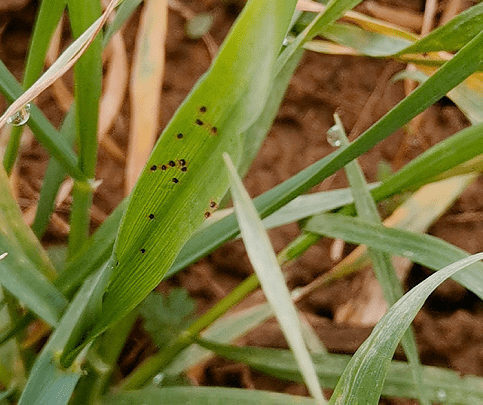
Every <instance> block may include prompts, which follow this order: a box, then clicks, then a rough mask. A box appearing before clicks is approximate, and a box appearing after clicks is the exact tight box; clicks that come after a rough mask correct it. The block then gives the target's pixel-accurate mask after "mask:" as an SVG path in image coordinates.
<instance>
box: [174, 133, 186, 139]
mask: <svg viewBox="0 0 483 405" xmlns="http://www.w3.org/2000/svg"><path fill="white" fill-rule="evenodd" d="M183 136H184V135H183V134H178V135H176V138H178V139H183Z"/></svg>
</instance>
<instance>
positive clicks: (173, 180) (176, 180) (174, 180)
mask: <svg viewBox="0 0 483 405" xmlns="http://www.w3.org/2000/svg"><path fill="white" fill-rule="evenodd" d="M171 181H172V182H173V183H174V184H176V183H177V182H178V181H179V180H178V179H177V178H176V177H173V178H172V179H171Z"/></svg>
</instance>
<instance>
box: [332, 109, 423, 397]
mask: <svg viewBox="0 0 483 405" xmlns="http://www.w3.org/2000/svg"><path fill="white" fill-rule="evenodd" d="M334 117H335V122H336V125H337V128H338V132H339V139H340V142H341V146H343V147H344V146H348V145H349V140H348V139H347V136H346V134H345V130H344V127H343V125H342V121H341V120H340V118H339V116H338V115H335V116H334ZM345 172H346V176H347V179H348V180H349V184H350V186H351V190H352V193H353V194H354V202H355V205H356V209H357V214H358V216H359V217H362V218H364V219H366V220H367V221H368V222H370V223H374V224H381V218H380V216H379V212H378V211H377V207H376V203H375V202H374V200H373V199H372V196H371V193H370V191H369V189H368V187H367V183H366V179H365V177H364V173H363V172H362V169H361V168H360V166H359V164H358V162H357V159H354V160H353V161H352V162H350V163H348V164H347V165H346V167H345ZM368 253H369V256H370V257H371V259H372V263H373V269H374V274H375V275H376V277H377V281H378V282H379V285H380V286H381V288H382V291H383V293H384V298H385V300H386V302H387V303H388V304H389V306H391V305H393V304H394V303H395V302H396V301H397V300H398V299H399V298H401V297H402V295H403V289H402V286H401V284H400V282H399V280H398V278H397V276H396V270H395V269H394V266H393V264H392V260H391V256H390V255H389V254H387V253H385V252H383V251H380V250H378V249H374V248H369V249H368ZM401 343H402V346H403V349H404V353H405V354H406V357H407V358H408V361H409V364H410V367H411V371H412V374H413V380H414V384H415V385H416V387H417V389H418V394H419V395H418V399H419V401H420V402H421V404H426V405H429V402H428V400H427V397H426V395H425V392H424V389H423V387H422V386H421V364H420V362H419V357H418V349H417V345H416V339H415V337H414V334H413V332H412V330H408V331H407V332H406V333H405V334H404V336H403V337H402V342H401Z"/></svg>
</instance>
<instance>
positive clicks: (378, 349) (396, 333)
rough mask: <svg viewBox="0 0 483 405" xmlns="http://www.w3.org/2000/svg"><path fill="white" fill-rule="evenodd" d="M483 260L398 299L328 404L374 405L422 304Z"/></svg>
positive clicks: (444, 272) (450, 270)
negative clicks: (400, 342) (466, 269)
mask: <svg viewBox="0 0 483 405" xmlns="http://www.w3.org/2000/svg"><path fill="white" fill-rule="evenodd" d="M482 258H483V253H479V254H476V255H473V256H470V257H467V258H465V259H462V260H460V261H458V262H456V263H453V264H451V265H449V266H447V267H445V268H443V269H441V270H439V271H437V272H436V273H434V274H433V275H431V276H430V277H429V278H428V279H426V280H425V281H423V282H422V283H421V284H419V285H418V286H416V287H415V288H413V289H412V290H411V291H409V292H408V293H407V294H406V295H405V296H404V297H403V298H401V299H400V300H399V301H398V302H397V303H396V304H395V305H394V306H393V307H392V308H391V309H390V310H389V312H388V313H387V314H386V315H385V316H384V317H383V318H382V319H381V321H380V322H379V323H378V324H377V325H376V327H375V328H374V330H373V332H372V333H371V336H369V338H368V339H367V340H366V341H365V342H364V343H363V344H362V346H361V347H360V348H359V349H358V350H357V352H356V354H354V356H353V357H352V359H351V361H350V363H349V365H348V366H347V367H346V369H345V370H344V373H343V374H342V376H341V378H340V380H339V382H338V383H337V386H336V388H335V390H334V393H333V394H332V397H331V399H330V402H329V403H330V404H344V405H351V404H354V405H356V404H361V403H364V404H367V405H376V404H377V403H378V401H379V398H380V395H381V392H382V386H383V383H384V380H385V378H386V374H387V369H388V366H389V364H390V362H391V358H392V356H393V355H394V351H395V350H396V347H397V345H398V343H399V340H400V339H401V338H402V336H403V334H404V332H405V331H406V329H407V328H408V327H409V325H410V324H411V322H412V320H413V319H414V317H415V316H416V314H417V312H418V311H419V310H420V309H421V307H422V306H423V304H424V301H426V299H427V298H428V296H429V295H430V294H431V293H432V292H433V291H434V290H435V289H436V288H437V287H438V286H439V285H440V284H441V283H442V282H443V281H445V280H446V279H448V278H449V277H451V276H452V275H454V274H455V273H456V272H458V271H460V270H462V269H464V268H465V267H467V266H469V265H470V264H473V263H475V262H477V261H479V260H481V259H482Z"/></svg>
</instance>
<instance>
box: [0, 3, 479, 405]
mask: <svg viewBox="0 0 483 405" xmlns="http://www.w3.org/2000/svg"><path fill="white" fill-rule="evenodd" d="M27 3H28V4H27ZM379 3H383V4H384V5H388V6H392V7H399V8H400V9H401V10H405V11H410V12H413V13H421V11H422V10H423V9H424V1H420V0H406V1H384V2H379ZM7 4H9V5H10V8H9V7H7ZM243 4H244V2H243V1H235V0H231V1H222V0H203V1H196V2H195V1H190V0H185V1H184V2H183V5H184V6H185V7H187V8H189V9H191V11H192V12H194V13H199V12H209V13H211V15H212V16H213V25H212V28H211V30H210V34H211V36H212V37H213V39H214V42H215V43H216V44H217V45H220V44H221V42H222V40H223V38H224V36H225V35H226V33H227V32H228V29H229V27H230V26H231V24H232V23H233V21H234V19H235V18H236V15H237V14H238V12H239V11H240V10H241V9H242V7H243ZM35 9H36V4H35V2H27V1H25V0H24V1H20V0H17V1H10V2H5V0H3V2H2V5H1V6H0V24H2V25H1V26H0V28H1V29H2V31H0V32H1V38H0V58H1V59H2V61H4V62H5V64H6V65H7V67H8V68H9V69H10V70H11V71H12V72H13V73H14V75H15V76H16V77H17V78H18V79H20V78H21V77H22V69H23V63H24V58H25V55H26V52H27V49H28V40H29V35H30V30H31V27H32V24H33V21H34V16H35ZM138 15H139V14H136V15H134V16H133V18H131V19H130V20H129V21H128V23H127V26H126V27H125V29H124V36H125V41H126V46H127V51H128V54H129V55H131V54H132V52H133V47H134V39H135V34H136V28H137V24H138ZM168 21H169V22H168V37H167V48H166V71H165V76H164V83H163V89H162V110H161V118H160V122H159V132H161V130H162V128H163V127H164V126H165V125H166V124H167V122H168V121H169V119H170V118H171V116H172V115H173V113H174V112H175V110H176V109H177V107H178V106H179V105H180V103H181V102H182V100H183V99H184V97H185V96H186V95H187V93H188V92H189V90H190V89H191V88H192V86H193V85H194V83H195V82H196V80H197V79H198V78H199V77H200V76H201V75H202V73H203V72H204V71H206V69H207V68H208V66H209V64H210V61H211V56H210V52H209V50H208V49H207V47H206V44H205V43H204V42H203V41H202V40H201V39H198V40H192V39H189V38H188V37H187V35H186V31H185V24H186V20H185V18H184V17H183V16H182V15H180V13H179V12H178V11H177V10H172V9H171V10H170V12H169V15H168ZM404 68H405V66H404V65H402V64H399V63H396V62H386V61H381V60H372V59H368V58H360V57H352V56H328V55H320V54H315V53H310V52H306V54H305V56H304V57H303V59H302V62H301V64H300V66H299V68H298V69H297V71H296V74H295V76H294V77H293V78H292V81H291V83H290V86H289V88H288V91H287V94H286V98H285V101H284V102H283V105H282V107H281V109H280V112H279V114H278V116H277V118H276V120H275V123H274V125H273V128H272V129H271V131H270V133H269V135H268V137H267V139H266V141H265V143H264V144H263V147H262V149H261V151H260V154H259V155H258V157H257V158H256V160H255V162H254V163H253V165H252V167H251V169H250V171H249V173H248V175H247V176H246V178H245V181H244V183H245V185H246V187H247V189H248V191H249V193H250V195H251V196H252V197H255V196H257V195H259V194H261V193H263V192H265V191H267V190H269V189H270V188H272V187H274V186H275V185H277V184H279V183H281V182H282V181H284V180H286V179H288V178H289V177H291V176H293V175H294V174H296V173H298V172H299V171H300V170H302V169H304V168H305V167H307V166H308V165H310V164H312V163H313V162H315V161H316V160H318V159H320V158H322V157H324V156H326V155H327V154H329V153H330V152H331V151H332V150H333V147H332V146H330V145H329V143H328V142H327V140H326V132H327V130H328V129H329V128H330V127H331V126H332V125H333V114H334V113H338V114H339V115H340V117H341V119H342V121H343V123H344V125H345V127H346V130H347V132H348V133H350V134H351V135H350V136H351V138H353V137H355V136H357V135H358V134H360V133H361V132H363V131H364V130H365V129H366V128H368V127H369V126H370V125H371V124H372V123H374V122H375V121H376V120H377V119H379V118H380V117H382V116H383V115H384V114H385V113H386V112H387V111H388V110H389V109H390V108H392V107H393V106H394V105H395V104H396V103H397V102H399V101H400V100H401V99H402V98H403V97H404V90H403V85H402V83H401V82H398V83H391V82H390V78H391V77H392V76H393V75H394V74H395V73H396V72H398V71H400V70H402V69H404ZM67 82H68V80H67ZM371 97H372V98H371ZM368 102H369V104H368ZM37 104H38V106H39V107H40V108H41V109H42V110H43V111H44V113H45V114H46V115H47V117H49V118H50V119H51V120H52V122H53V123H54V124H55V125H58V124H59V123H60V121H61V118H62V114H63V113H62V111H61V109H60V108H59V106H58V105H57V103H56V102H55V100H54V98H53V97H52V95H51V93H50V92H49V91H46V92H45V93H44V94H43V95H41V96H40V97H39V98H38V100H37ZM5 106H6V104H5V102H4V101H3V100H2V102H1V103H0V108H5ZM128 123H129V103H128V102H126V103H125V105H124V107H123V110H122V114H121V115H120V116H119V117H118V118H117V120H116V122H115V124H114V126H113V128H112V129H111V131H110V132H109V137H110V138H111V139H112V141H114V143H115V144H117V146H119V148H121V149H122V150H125V149H126V147H127V145H126V144H127V133H128V127H129V124H128ZM468 125H469V124H468V122H467V120H466V119H465V117H464V116H463V115H462V114H461V113H460V112H459V110H458V109H457V108H456V107H455V106H454V105H453V104H452V103H451V102H450V101H449V100H447V99H443V100H442V101H440V102H438V103H437V104H436V105H434V106H432V107H430V108H429V109H428V110H427V111H426V112H424V118H423V121H422V124H421V125H420V127H419V128H418V130H417V133H415V134H414V135H412V136H411V137H408V136H407V135H406V133H405V131H404V129H400V130H399V131H397V132H396V133H395V134H393V135H392V136H391V137H390V138H388V139H387V140H385V141H384V142H382V143H381V144H379V145H377V146H376V147H375V148H374V149H372V150H371V151H370V152H369V153H367V154H365V155H364V156H362V157H361V158H360V159H359V162H360V164H361V166H362V168H363V170H364V173H365V175H366V177H367V179H368V181H376V180H378V178H377V176H378V162H381V163H386V164H388V165H390V167H391V168H392V170H397V169H399V168H401V167H402V166H403V165H404V164H406V163H407V162H409V161H410V160H412V159H413V158H414V157H416V156H417V155H418V154H420V153H421V152H422V151H424V150H425V149H427V148H428V147H430V146H432V145H435V144H436V143H438V142H440V141H442V140H443V139H445V138H446V137H448V136H450V135H452V134H454V133H455V132H457V131H459V130H461V129H463V128H464V127H466V126H468ZM47 158H48V156H47V153H46V152H45V151H44V149H43V148H42V147H41V146H40V145H39V144H38V143H37V142H36V141H35V140H33V141H30V142H26V143H25V144H24V145H23V148H22V153H21V156H20V159H19V162H18V180H17V193H18V201H19V204H20V206H21V207H22V209H23V210H24V211H26V210H27V209H28V208H29V207H31V206H33V205H35V203H36V201H37V199H38V193H39V190H40V186H41V184H42V176H43V173H44V171H45V167H46V162H47ZM123 170H124V161H120V160H119V159H118V158H114V157H113V156H112V155H111V154H110V153H109V151H108V150H106V148H103V147H101V148H100V149H99V165H98V172H97V178H98V179H100V180H103V183H102V184H101V186H100V187H99V188H98V189H97V191H96V194H95V200H94V209H93V214H94V215H93V218H92V229H93V230H94V229H95V228H96V227H97V226H98V225H99V224H100V223H102V221H103V220H104V219H105V218H106V217H107V216H108V215H109V213H110V212H111V211H112V210H113V209H114V208H115V207H116V206H117V205H118V203H119V202H120V201H121V199H122V198H123V197H124V187H123ZM346 186H347V182H346V179H345V175H344V174H343V173H342V172H339V173H337V174H335V175H334V176H332V177H330V178H329V179H327V180H326V181H324V182H323V183H322V184H320V185H319V186H318V187H316V188H315V190H314V191H322V190H328V189H335V188H341V187H346ZM481 195H483V181H482V180H481V179H479V180H478V181H476V182H475V183H474V184H473V185H471V186H470V187H469V188H468V189H467V190H466V191H465V192H464V193H463V195H462V196H461V198H460V199H459V200H458V201H457V202H456V204H455V205H454V206H453V207H452V208H451V209H450V210H449V211H448V212H447V213H446V214H445V215H444V216H443V217H442V218H441V219H440V220H438V221H437V222H436V223H435V224H434V225H433V226H432V227H431V228H430V230H429V233H430V234H431V235H434V236H437V237H439V238H442V239H444V240H446V241H448V242H450V243H453V244H455V245H456V246H458V247H460V248H462V249H465V250H466V251H467V252H469V253H476V252H478V251H482V250H483V221H481V218H482V215H483V211H482V206H483V200H481V198H479V197H480V196H481ZM68 211H69V206H68V201H67V203H65V204H64V205H63V206H62V207H61V208H60V209H59V210H58V211H57V214H56V215H57V218H58V219H57V220H56V221H54V222H53V223H52V224H51V225H50V227H49V229H48V232H47V234H46V235H45V237H44V239H43V242H44V243H45V245H46V246H47V245H48V246H51V245H57V244H63V243H65V242H66V236H67V229H68V228H67V225H66V224H67V223H68V222H66V221H67V219H68ZM269 234H270V237H271V240H272V243H273V245H274V248H275V250H276V251H279V250H281V249H282V248H283V247H284V246H285V245H286V244H288V243H289V242H290V241H291V240H293V239H294V238H295V237H296V236H297V235H298V234H299V229H298V227H297V225H296V224H292V225H288V226H284V227H282V228H278V229H275V230H271V231H270V233H269ZM332 242H333V241H332V240H329V239H327V238H324V239H322V240H321V241H320V242H319V243H318V244H316V245H315V246H313V247H312V248H310V249H309V251H308V252H307V253H306V254H305V255H304V256H303V257H302V258H301V259H300V260H297V261H296V262H295V263H293V264H291V265H290V267H289V269H288V274H289V276H288V284H289V287H290V288H294V287H298V286H304V285H306V284H308V283H310V282H311V281H312V280H314V279H315V278H316V277H318V276H319V275H321V274H323V273H324V272H327V271H328V270H330V269H331V268H332V267H333V265H334V264H335V262H333V261H332V259H331V258H330V257H331V256H330V254H329V251H330V249H331V245H332ZM353 248H354V247H353V246H349V245H346V246H345V248H344V254H347V253H349V252H350V251H351V250H352V249H353ZM251 273H252V269H251V266H250V264H249V261H248V259H247V257H246V255H245V251H244V247H243V244H242V242H240V241H233V242H229V243H227V244H226V245H225V246H223V247H222V248H220V249H218V250H217V251H215V252H214V253H212V254H211V255H209V256H208V257H207V258H205V259H203V260H201V261H200V262H199V263H197V264H195V265H193V266H191V267H190V268H188V269H186V270H184V271H183V272H181V273H179V274H178V275H176V276H175V277H173V278H172V279H170V280H167V281H165V282H163V283H162V285H161V286H160V287H159V289H160V290H162V291H167V290H169V289H171V288H172V287H174V286H181V287H183V288H185V289H187V291H188V292H189V293H190V295H191V296H192V297H193V298H195V299H196V302H197V304H198V313H202V312H204V311H206V310H207V309H208V308H209V307H211V306H212V305H214V304H215V303H216V302H217V301H218V300H219V299H220V298H221V297H223V296H224V295H225V294H227V293H228V292H229V291H230V290H231V289H232V288H233V287H234V286H236V285H237V284H238V283H239V282H241V281H242V280H243V279H244V278H245V277H247V276H248V275H249V274H251ZM429 274H430V271H429V270H427V269H424V268H422V267H421V266H413V268H412V270H411V273H410V276H409V277H408V279H407V280H406V286H405V287H406V289H409V288H411V287H412V286H414V285H415V284H416V283H418V282H420V281H421V280H422V279H424V278H425V277H427V276H428V275H429ZM359 277H361V276H360V275H359V274H355V275H353V276H351V277H349V278H348V279H344V280H341V281H337V282H334V283H333V284H331V285H330V286H328V287H324V288H323V289H321V290H318V291H316V292H314V293H313V294H312V295H311V296H310V297H308V298H307V299H306V300H304V301H303V302H302V303H301V304H300V308H301V310H302V312H303V313H304V314H305V315H306V316H307V319H309V321H310V322H311V323H312V325H313V326H314V328H315V330H316V331H317V333H318V334H319V336H320V338H321V339H322V341H323V343H324V344H325V345H326V346H327V348H328V350H329V351H331V352H336V353H354V351H355V350H356V349H357V347H358V346H359V345H360V344H361V343H362V342H363V341H364V339H365V338H366V337H367V336H368V335H369V333H370V330H371V328H368V327H360V326H358V325H344V324H337V323H335V321H334V319H333V317H334V313H335V311H336V309H337V307H338V306H340V305H342V304H343V303H344V302H346V301H347V299H348V298H349V297H350V296H351V294H353V293H354V291H355V290H356V289H357V285H358V278H359ZM255 299H258V296H256V297H255ZM414 328H415V332H416V337H417V341H418V344H419V350H420V355H421V359H422V361H423V363H424V364H428V365H436V366H442V367H449V368H452V369H454V370H457V371H459V372H460V373H462V374H468V373H471V374H476V375H481V376H483V306H482V304H481V301H480V300H479V299H478V298H476V297H475V296H474V295H473V294H472V293H470V292H468V291H467V290H466V289H464V288H463V287H461V286H460V285H458V284H457V283H455V282H453V281H448V282H446V283H444V284H443V285H442V286H440V287H439V288H438V289H437V290H436V292H435V293H434V294H433V295H432V296H431V297H430V299H429V300H428V302H427V303H426V304H425V306H424V308H423V310H422V311H421V312H420V314H419V315H418V316H417V317H416V320H415V323H414ZM242 340H243V343H244V344H247V345H253V346H264V347H287V346H286V343H285V340H284V338H283V335H282V334H281V332H280V330H279V328H278V326H277V325H276V323H275V321H269V322H266V323H265V324H264V325H262V326H260V327H258V328H257V329H256V330H254V331H253V332H251V333H250V334H248V335H247V336H246V337H244V338H243V339H242ZM154 351H155V349H154V346H153V344H152V342H151V341H150V339H149V337H148V336H147V334H146V333H145V332H143V331H142V323H141V322H138V323H136V326H135V329H134V330H133V332H132V333H131V336H130V338H129V341H128V344H127V345H126V348H125V350H124V352H123V355H122V356H121V359H120V363H119V364H120V370H121V374H122V375H126V374H127V373H129V372H130V371H131V370H132V369H133V368H134V367H135V366H136V365H137V364H139V362H140V361H141V360H142V359H143V358H145V357H146V356H148V355H149V354H152V353H153V352H154ZM192 377H193V376H192ZM196 378H197V381H196V383H198V384H203V385H224V386H231V387H246V388H256V389H268V390H275V391H281V392H287V393H291V394H307V392H306V390H305V388H304V387H303V386H302V385H301V384H295V383H287V382H281V381H280V380H277V379H274V378H272V377H268V376H266V375H262V374H260V373H259V372H255V371H253V370H250V369H249V368H248V367H246V366H240V365H236V364H234V363H231V362H229V361H226V360H222V359H220V358H214V359H212V360H210V361H208V362H207V363H206V364H205V365H204V366H203V368H202V369H201V370H198V372H197V373H196ZM383 401H384V402H383V403H387V404H409V403H414V402H413V401H409V400H397V399H390V400H389V399H384V400H383Z"/></svg>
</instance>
